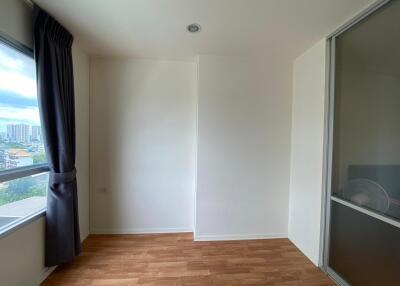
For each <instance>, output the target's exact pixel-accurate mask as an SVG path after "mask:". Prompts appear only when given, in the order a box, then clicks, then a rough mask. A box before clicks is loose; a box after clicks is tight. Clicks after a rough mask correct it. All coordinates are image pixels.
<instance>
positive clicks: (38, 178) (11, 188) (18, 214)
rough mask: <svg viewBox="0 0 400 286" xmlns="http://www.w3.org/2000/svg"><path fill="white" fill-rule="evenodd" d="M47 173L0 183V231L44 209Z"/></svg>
mask: <svg viewBox="0 0 400 286" xmlns="http://www.w3.org/2000/svg"><path fill="white" fill-rule="evenodd" d="M48 181H49V173H47V172H46V173H41V174H37V175H32V176H29V177H23V178H19V179H16V180H12V181H8V182H3V183H0V231H1V228H4V227H6V226H9V224H12V223H17V222H18V220H20V219H22V218H24V217H27V216H29V215H31V214H33V213H35V212H37V211H40V210H42V209H44V208H45V207H46V196H47V188H48Z"/></svg>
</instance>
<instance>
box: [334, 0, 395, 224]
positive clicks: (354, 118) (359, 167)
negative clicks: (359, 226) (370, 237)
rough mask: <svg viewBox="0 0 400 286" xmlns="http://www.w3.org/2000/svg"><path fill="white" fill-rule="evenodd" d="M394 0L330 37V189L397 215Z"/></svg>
mask: <svg viewBox="0 0 400 286" xmlns="http://www.w3.org/2000/svg"><path fill="white" fill-rule="evenodd" d="M399 15H400V1H392V3H391V4H388V5H386V6H384V7H383V8H382V9H380V10H379V11H377V12H375V13H374V14H373V15H371V16H369V17H367V18H366V19H365V20H363V21H362V22H360V23H358V24H356V25H355V26H354V27H352V28H351V29H350V30H348V31H346V32H345V33H343V34H341V35H340V36H339V37H338V38H337V39H336V54H335V56H336V73H335V114H334V142H333V165H332V170H333V174H332V179H333V180H332V191H333V194H334V195H335V196H338V197H340V198H343V199H345V200H348V201H351V202H353V203H355V204H357V205H360V206H363V207H365V208H369V209H372V210H374V211H377V212H380V213H382V214H384V215H387V216H391V217H394V218H397V219H400V124H399V122H400V112H399V110H400V36H399V31H400V16H399Z"/></svg>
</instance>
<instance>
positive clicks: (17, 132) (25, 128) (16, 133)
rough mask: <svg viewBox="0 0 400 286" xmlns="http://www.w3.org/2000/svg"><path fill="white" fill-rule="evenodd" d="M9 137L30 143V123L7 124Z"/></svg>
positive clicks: (9, 138)
mask: <svg viewBox="0 0 400 286" xmlns="http://www.w3.org/2000/svg"><path fill="white" fill-rule="evenodd" d="M7 138H8V140H10V141H12V142H21V143H28V142H29V141H30V140H29V125H27V124H7Z"/></svg>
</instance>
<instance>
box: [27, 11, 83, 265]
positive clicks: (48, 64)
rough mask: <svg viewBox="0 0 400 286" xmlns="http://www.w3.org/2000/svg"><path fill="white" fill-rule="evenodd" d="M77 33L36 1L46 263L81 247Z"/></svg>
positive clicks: (69, 255)
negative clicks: (74, 62) (45, 175)
mask: <svg viewBox="0 0 400 286" xmlns="http://www.w3.org/2000/svg"><path fill="white" fill-rule="evenodd" d="M72 41H73V37H72V35H71V34H70V33H69V32H68V31H67V30H66V29H65V28H63V27H62V26H61V25H60V24H59V23H58V22H57V21H56V20H55V19H53V18H52V17H51V16H50V15H48V14H47V13H46V12H45V11H43V10H42V9H40V8H39V7H38V6H36V5H35V7H34V54H35V61H36V73H37V74H36V75H37V84H38V98H39V109H40V116H41V120H42V127H43V134H44V142H45V149H46V154H47V160H48V163H49V167H50V180H49V191H48V195H47V211H46V261H45V264H46V266H53V265H59V264H63V263H67V262H70V261H71V260H73V258H74V257H75V256H76V255H78V254H79V252H80V238H79V223H78V200H77V184H76V176H75V175H76V171H75V108H74V81H73V70H72V53H71V46H72Z"/></svg>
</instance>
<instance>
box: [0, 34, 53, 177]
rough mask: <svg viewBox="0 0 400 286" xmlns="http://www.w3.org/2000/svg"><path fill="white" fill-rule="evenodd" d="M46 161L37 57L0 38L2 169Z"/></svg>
mask: <svg viewBox="0 0 400 286" xmlns="http://www.w3.org/2000/svg"><path fill="white" fill-rule="evenodd" d="M45 162H46V156H45V152H44V146H43V140H42V131H41V125H40V117H39V108H38V100H37V95H36V75H35V63H34V60H33V58H31V57H29V56H27V55H25V54H23V53H21V52H19V51H17V50H15V49H13V48H11V47H9V46H7V45H5V44H3V43H1V42H0V171H1V170H5V169H12V168H16V167H21V166H28V165H32V164H37V163H45Z"/></svg>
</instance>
